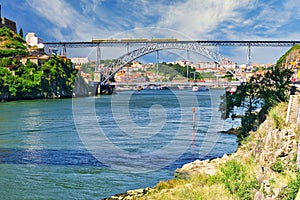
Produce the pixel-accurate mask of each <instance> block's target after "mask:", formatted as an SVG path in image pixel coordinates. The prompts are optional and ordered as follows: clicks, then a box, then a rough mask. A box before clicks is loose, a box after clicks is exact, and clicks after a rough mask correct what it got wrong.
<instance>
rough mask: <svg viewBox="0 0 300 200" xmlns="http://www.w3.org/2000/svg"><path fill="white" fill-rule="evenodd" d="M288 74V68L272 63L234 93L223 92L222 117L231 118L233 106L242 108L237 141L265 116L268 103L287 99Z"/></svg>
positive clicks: (246, 134)
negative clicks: (272, 65) (262, 72)
mask: <svg viewBox="0 0 300 200" xmlns="http://www.w3.org/2000/svg"><path fill="white" fill-rule="evenodd" d="M292 75H293V71H292V70H291V69H289V68H284V67H279V66H274V67H272V68H271V69H269V70H268V71H267V72H266V73H265V74H264V76H262V75H258V76H254V77H251V79H250V80H249V81H248V82H245V83H242V84H241V85H239V86H238V87H237V90H236V92H235V93H234V94H231V93H229V92H227V93H226V94H225V95H226V96H225V97H223V99H224V100H225V99H226V102H223V104H221V106H220V110H221V111H223V116H224V118H228V117H232V118H235V117H236V116H235V113H234V108H235V107H239V108H243V110H244V115H243V116H242V119H241V127H240V129H239V131H238V134H237V137H238V140H239V142H241V141H242V140H243V139H244V138H245V137H247V136H248V134H249V131H251V130H254V129H255V127H257V126H258V125H259V124H260V123H262V122H263V121H264V120H265V118H266V114H267V113H268V112H269V110H270V109H271V108H272V107H274V106H275V105H277V104H278V103H280V102H284V101H287V100H288V97H289V91H290V84H291V77H292ZM224 104H226V106H225V105H224ZM224 107H226V108H224ZM259 108H260V110H259V111H258V110H257V109H259Z"/></svg>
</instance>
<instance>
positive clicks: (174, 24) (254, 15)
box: [26, 0, 300, 60]
mask: <svg viewBox="0 0 300 200" xmlns="http://www.w3.org/2000/svg"><path fill="white" fill-rule="evenodd" d="M26 2H27V3H26V4H27V5H28V6H29V8H30V9H31V10H33V11H34V12H35V13H36V14H38V15H39V16H40V17H41V19H44V20H46V21H47V22H48V23H50V24H49V26H48V27H49V28H48V29H47V30H44V31H45V32H47V33H48V35H51V34H52V35H53V37H54V38H56V40H59V41H89V40H91V39H92V38H103V39H105V38H149V39H150V38H153V37H167V38H177V39H183V40H206V39H207V40H268V39H274V40H276V39H278V38H281V39H289V38H291V39H293V38H299V37H300V34H298V32H300V30H299V29H300V28H297V27H298V26H297V25H296V24H294V23H296V22H298V23H299V21H297V20H300V18H299V16H297V15H296V14H295V13H297V12H298V11H299V10H300V5H299V3H298V1H297V0H287V1H278V0H272V1H267V2H266V1H259V0H239V1H236V0H226V1H223V0H214V1H211V0H202V1H199V0H185V1H181V0H174V1H168V0H161V1H157V2H154V1H149V0H140V1H138V0H131V1H130V0H119V1H106V0H80V1H78V2H73V1H72V2H71V1H67V0H52V1H48V0H27V1H26ZM291 27H293V28H292V29H291ZM230 51H232V52H231V55H232V56H236V57H235V58H233V59H235V60H241V59H240V58H238V56H239V54H241V53H240V52H239V50H238V49H237V48H232V50H230ZM104 54H105V53H104ZM111 54H112V53H110V55H111ZM242 54H245V53H244V52H243V53H242ZM268 55H270V56H272V55H271V53H270V54H268ZM117 56H119V55H117ZM117 56H115V57H117ZM111 57H113V56H111ZM256 57H258V56H256ZM265 57H267V55H266V56H265ZM273 57H274V56H273ZM242 60H243V59H242Z"/></svg>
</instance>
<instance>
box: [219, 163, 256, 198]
mask: <svg viewBox="0 0 300 200" xmlns="http://www.w3.org/2000/svg"><path fill="white" fill-rule="evenodd" d="M217 176H218V179H220V180H221V182H222V183H223V184H224V185H225V187H226V188H227V189H228V190H229V192H230V193H231V194H233V195H235V196H237V197H239V198H240V199H251V193H252V191H253V190H254V189H256V188H258V183H257V180H256V178H255V177H254V176H253V177H252V176H250V175H249V174H248V173H247V170H246V167H245V166H244V165H242V164H240V163H239V162H237V161H236V160H229V161H227V162H226V163H225V164H224V166H222V167H221V170H220V173H219V174H218V175H217Z"/></svg>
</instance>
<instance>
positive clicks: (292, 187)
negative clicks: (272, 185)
mask: <svg viewBox="0 0 300 200" xmlns="http://www.w3.org/2000/svg"><path fill="white" fill-rule="evenodd" d="M299 188H300V172H298V173H297V176H296V178H294V179H292V180H291V181H290V182H289V184H288V185H287V187H286V188H285V189H284V190H283V191H282V192H281V193H280V195H279V197H280V199H286V200H294V199H296V197H297V194H298V191H299Z"/></svg>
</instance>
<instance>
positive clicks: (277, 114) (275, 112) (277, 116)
mask: <svg viewBox="0 0 300 200" xmlns="http://www.w3.org/2000/svg"><path fill="white" fill-rule="evenodd" d="M286 108H287V104H286V103H280V104H279V105H278V106H276V107H274V108H272V109H271V110H270V112H269V116H270V118H271V120H272V121H273V123H274V124H275V128H277V129H282V128H283V127H284V126H285V115H286Z"/></svg>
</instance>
